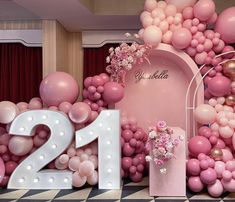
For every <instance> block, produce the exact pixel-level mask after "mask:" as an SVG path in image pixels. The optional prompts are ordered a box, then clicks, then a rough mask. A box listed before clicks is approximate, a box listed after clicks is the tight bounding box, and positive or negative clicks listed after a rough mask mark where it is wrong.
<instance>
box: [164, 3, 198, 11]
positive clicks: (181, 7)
mask: <svg viewBox="0 0 235 202" xmlns="http://www.w3.org/2000/svg"><path fill="white" fill-rule="evenodd" d="M165 1H166V2H167V3H168V4H173V5H175V6H176V8H177V10H178V11H180V12H181V11H182V10H183V9H184V8H186V7H189V6H193V5H194V4H195V3H196V1H197V0H165Z"/></svg>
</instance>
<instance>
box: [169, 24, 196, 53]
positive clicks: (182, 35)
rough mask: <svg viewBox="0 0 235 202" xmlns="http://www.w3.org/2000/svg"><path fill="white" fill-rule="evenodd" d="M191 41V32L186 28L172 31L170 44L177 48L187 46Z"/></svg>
mask: <svg viewBox="0 0 235 202" xmlns="http://www.w3.org/2000/svg"><path fill="white" fill-rule="evenodd" d="M191 41H192V34H191V32H190V31H189V30H188V29H186V28H180V29H177V30H175V31H174V32H173V35H172V45H173V46H174V47H175V48H178V49H185V48H187V47H188V46H189V45H190V43H191Z"/></svg>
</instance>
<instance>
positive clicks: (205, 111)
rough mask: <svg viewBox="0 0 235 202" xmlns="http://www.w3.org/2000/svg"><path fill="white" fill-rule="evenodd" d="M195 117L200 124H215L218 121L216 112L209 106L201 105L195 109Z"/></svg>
mask: <svg viewBox="0 0 235 202" xmlns="http://www.w3.org/2000/svg"><path fill="white" fill-rule="evenodd" d="M194 116H195V119H196V121H197V122H198V123H201V124H209V123H213V122H214V121H215V119H216V110H215V108H214V107H212V106H210V105H208V104H201V105H199V106H198V107H197V108H196V109H195V111H194Z"/></svg>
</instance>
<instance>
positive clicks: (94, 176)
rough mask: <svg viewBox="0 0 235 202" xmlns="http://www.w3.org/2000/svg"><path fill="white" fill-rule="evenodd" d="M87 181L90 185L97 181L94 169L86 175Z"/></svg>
mask: <svg viewBox="0 0 235 202" xmlns="http://www.w3.org/2000/svg"><path fill="white" fill-rule="evenodd" d="M87 183H88V184H89V185H92V186H93V185H96V184H97V183H98V172H97V171H96V170H95V171H94V172H93V174H92V175H90V176H88V177H87Z"/></svg>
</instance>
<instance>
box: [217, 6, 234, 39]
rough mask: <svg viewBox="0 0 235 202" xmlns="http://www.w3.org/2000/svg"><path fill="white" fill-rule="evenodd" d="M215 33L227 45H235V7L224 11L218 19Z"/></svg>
mask: <svg viewBox="0 0 235 202" xmlns="http://www.w3.org/2000/svg"><path fill="white" fill-rule="evenodd" d="M215 31H216V32H219V33H220V35H221V38H222V39H223V40H224V41H225V42H226V43H235V35H234V33H235V7H230V8H228V9H226V10H224V11H223V12H222V13H221V14H220V15H219V17H218V19H217V21H216V25H215Z"/></svg>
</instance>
